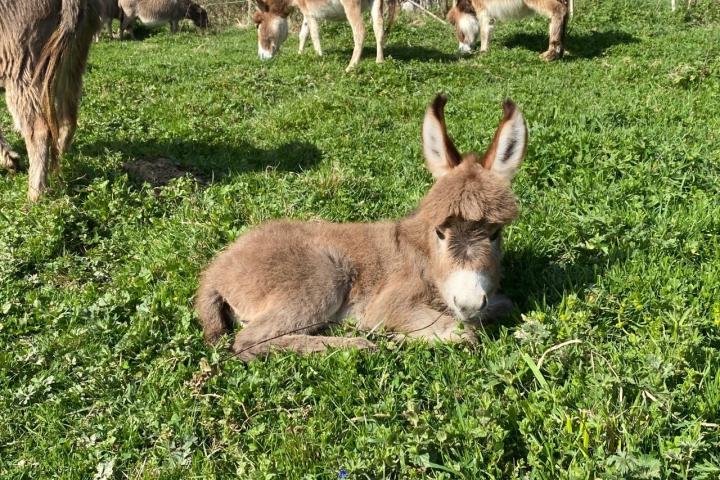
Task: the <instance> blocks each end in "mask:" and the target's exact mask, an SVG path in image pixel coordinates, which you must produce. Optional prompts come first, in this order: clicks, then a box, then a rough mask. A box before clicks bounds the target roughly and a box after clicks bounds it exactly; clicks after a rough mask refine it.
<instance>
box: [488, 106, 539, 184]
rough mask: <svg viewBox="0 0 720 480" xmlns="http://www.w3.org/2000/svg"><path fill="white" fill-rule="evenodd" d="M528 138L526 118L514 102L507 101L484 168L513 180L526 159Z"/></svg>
mask: <svg viewBox="0 0 720 480" xmlns="http://www.w3.org/2000/svg"><path fill="white" fill-rule="evenodd" d="M527 137H528V131H527V125H525V117H523V114H522V112H521V111H520V109H519V108H517V105H515V104H514V103H513V101H512V100H510V99H507V100H505V102H503V119H502V121H501V122H500V126H499V127H498V129H497V131H496V132H495V138H493V141H492V144H490V148H488V150H487V152H485V157H484V158H483V160H482V166H483V167H485V168H487V169H488V170H490V171H492V172H495V173H496V174H498V175H500V176H501V177H503V178H505V179H507V180H508V181H509V180H512V179H513V177H514V176H515V173H516V172H517V169H518V168H519V167H520V164H521V163H522V161H523V158H524V157H525V151H526V149H527Z"/></svg>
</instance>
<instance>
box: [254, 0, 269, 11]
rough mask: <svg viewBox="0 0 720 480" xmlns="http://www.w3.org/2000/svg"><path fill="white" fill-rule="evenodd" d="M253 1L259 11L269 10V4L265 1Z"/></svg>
mask: <svg viewBox="0 0 720 480" xmlns="http://www.w3.org/2000/svg"><path fill="white" fill-rule="evenodd" d="M255 3H256V4H257V8H258V10H260V11H261V12H268V11H270V6H269V5H268V4H267V3H265V1H264V0H255Z"/></svg>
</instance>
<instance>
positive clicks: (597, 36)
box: [501, 31, 640, 60]
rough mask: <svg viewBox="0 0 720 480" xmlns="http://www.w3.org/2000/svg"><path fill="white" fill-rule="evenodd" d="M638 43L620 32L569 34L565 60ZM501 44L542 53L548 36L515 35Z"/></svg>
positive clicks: (596, 55)
mask: <svg viewBox="0 0 720 480" xmlns="http://www.w3.org/2000/svg"><path fill="white" fill-rule="evenodd" d="M639 41H640V40H638V39H637V37H635V36H633V35H631V34H629V33H626V32H620V31H609V32H590V33H584V34H572V33H569V34H568V36H567V39H566V49H567V51H568V56H567V57H566V59H567V60H572V59H573V58H594V57H598V56H600V55H602V54H603V53H605V50H607V49H608V48H610V47H613V46H615V45H628V44H631V43H638V42H639ZM501 43H502V44H503V45H505V46H506V47H507V48H525V49H527V50H533V51H536V52H538V53H542V52H544V51H545V50H547V46H548V36H547V34H546V33H516V34H514V35H512V36H511V37H510V38H508V39H506V40H505V41H504V42H501Z"/></svg>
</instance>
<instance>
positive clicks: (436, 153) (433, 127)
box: [422, 94, 462, 178]
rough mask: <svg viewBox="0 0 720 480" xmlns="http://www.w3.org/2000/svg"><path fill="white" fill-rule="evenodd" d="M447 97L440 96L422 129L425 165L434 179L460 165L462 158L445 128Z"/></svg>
mask: <svg viewBox="0 0 720 480" xmlns="http://www.w3.org/2000/svg"><path fill="white" fill-rule="evenodd" d="M446 102H447V97H445V95H442V94H438V95H437V96H436V97H435V100H433V102H432V103H431V104H430V106H429V107H428V109H427V111H426V112H425V120H424V121H423V128H422V145H423V154H424V155H425V163H426V164H427V167H428V170H430V173H432V174H433V177H435V178H440V177H442V176H443V175H445V174H446V173H448V172H449V171H450V170H451V169H453V168H455V167H457V166H458V165H460V162H462V157H461V156H460V153H459V152H458V151H457V148H455V145H454V144H453V142H452V140H451V139H450V137H449V136H448V134H447V129H446V128H445V112H444V110H445V103H446Z"/></svg>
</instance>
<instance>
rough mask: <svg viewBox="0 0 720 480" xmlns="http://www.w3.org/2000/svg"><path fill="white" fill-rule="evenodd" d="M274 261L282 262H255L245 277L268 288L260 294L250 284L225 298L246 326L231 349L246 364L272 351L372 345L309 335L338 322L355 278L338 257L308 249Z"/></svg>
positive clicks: (358, 340) (283, 254) (284, 254)
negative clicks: (279, 260)
mask: <svg viewBox="0 0 720 480" xmlns="http://www.w3.org/2000/svg"><path fill="white" fill-rule="evenodd" d="M276 257H277V258H282V259H283V263H282V264H280V263H274V262H270V261H268V262H259V263H258V264H257V265H255V266H253V268H252V269H251V270H250V272H249V273H250V274H251V275H252V276H253V277H255V283H256V284H259V285H268V286H270V288H269V289H268V290H265V291H263V294H262V295H259V294H257V293H255V294H253V292H252V286H251V285H248V286H246V287H243V289H242V290H238V289H236V290H235V291H234V292H228V295H225V297H224V298H225V301H226V302H228V304H229V305H230V306H231V307H232V308H233V310H234V311H235V312H239V315H240V318H241V319H242V320H246V321H247V324H246V326H245V327H243V329H242V330H241V331H240V332H239V333H238V334H237V335H236V337H235V341H234V343H233V345H232V350H233V352H235V354H236V355H238V356H239V357H240V358H241V359H242V360H244V361H248V360H251V359H253V358H254V357H256V356H258V355H261V354H263V353H267V352H269V351H271V350H273V349H277V350H288V351H292V352H296V353H311V352H319V351H323V350H325V349H326V348H328V347H338V348H340V347H357V348H370V347H372V346H373V344H372V343H370V342H369V341H368V340H365V339H364V338H343V337H327V336H313V335H311V334H313V333H315V332H318V331H319V330H322V329H323V328H325V327H327V326H328V325H330V324H331V323H333V322H336V321H338V320H340V319H341V318H340V317H341V315H342V313H341V311H342V310H343V306H344V304H345V301H346V298H347V295H348V292H349V291H350V288H351V285H352V278H353V276H354V271H353V269H352V267H351V266H350V265H349V264H348V263H347V262H346V261H345V259H344V258H343V257H342V255H340V254H337V253H333V252H328V251H325V250H324V249H315V248H313V247H311V246H308V247H307V248H305V249H294V250H292V249H288V250H287V251H283V250H282V249H281V250H279V251H278V252H277V254H276ZM247 262H252V260H251V259H248V260H247ZM267 272H274V273H273V274H272V275H271V277H272V278H265V275H266V274H267ZM240 281H241V282H244V281H245V278H243V279H241V280H240Z"/></svg>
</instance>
